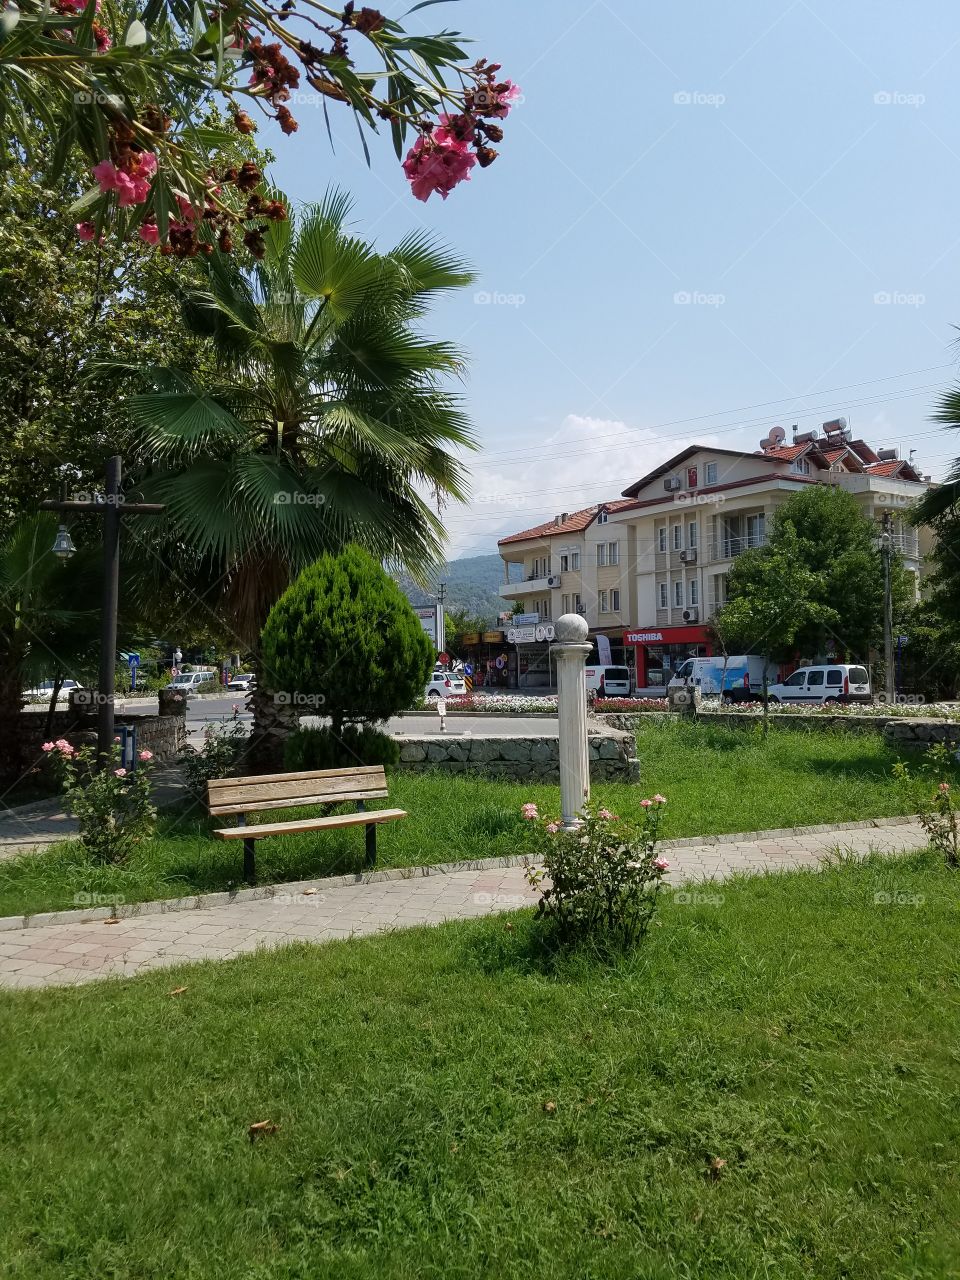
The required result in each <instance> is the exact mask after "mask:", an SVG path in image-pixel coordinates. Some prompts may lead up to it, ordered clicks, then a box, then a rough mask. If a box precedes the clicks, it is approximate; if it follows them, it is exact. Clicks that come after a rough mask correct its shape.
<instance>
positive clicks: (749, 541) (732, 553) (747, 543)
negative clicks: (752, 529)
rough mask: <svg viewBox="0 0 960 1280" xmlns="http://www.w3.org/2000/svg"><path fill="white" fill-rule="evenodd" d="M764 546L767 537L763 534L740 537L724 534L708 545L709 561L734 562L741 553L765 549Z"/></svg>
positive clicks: (733, 534)
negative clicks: (755, 548)
mask: <svg viewBox="0 0 960 1280" xmlns="http://www.w3.org/2000/svg"><path fill="white" fill-rule="evenodd" d="M766 545H767V535H766V534H765V533H750V534H746V533H745V534H743V535H742V536H740V535H738V534H735V533H731V534H726V535H724V537H722V538H718V539H717V540H716V541H715V542H712V543H711V544H710V559H711V560H735V559H736V557H737V556H738V555H740V553H741V552H743V551H749V550H751V549H752V548H753V547H765V546H766Z"/></svg>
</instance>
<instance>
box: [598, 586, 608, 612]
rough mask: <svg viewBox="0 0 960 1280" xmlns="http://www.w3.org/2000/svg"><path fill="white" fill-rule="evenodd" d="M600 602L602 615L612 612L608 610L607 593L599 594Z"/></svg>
mask: <svg viewBox="0 0 960 1280" xmlns="http://www.w3.org/2000/svg"><path fill="white" fill-rule="evenodd" d="M599 600H600V612H601V613H609V612H610V610H609V609H608V608H607V593H606V591H601V592H599Z"/></svg>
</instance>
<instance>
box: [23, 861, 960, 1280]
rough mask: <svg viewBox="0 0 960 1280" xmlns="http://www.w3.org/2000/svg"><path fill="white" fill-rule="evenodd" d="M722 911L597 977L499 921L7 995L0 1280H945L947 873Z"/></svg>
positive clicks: (955, 903)
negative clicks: (260, 1127) (256, 1126)
mask: <svg viewBox="0 0 960 1280" xmlns="http://www.w3.org/2000/svg"><path fill="white" fill-rule="evenodd" d="M716 890H717V892H718V893H719V894H720V895H722V902H721V903H719V904H717V905H710V906H708V905H681V904H680V903H677V902H674V901H672V900H670V899H669V896H668V895H664V899H663V906H662V909H661V913H660V917H659V924H658V926H657V927H655V928H654V929H653V930H652V931H651V934H650V937H649V938H648V941H647V943H646V944H645V945H644V947H643V948H641V950H640V951H639V952H637V953H636V954H635V955H634V956H633V957H631V958H628V959H626V960H623V961H622V962H620V963H619V964H617V965H615V966H613V967H612V968H609V967H608V968H605V967H602V966H600V965H598V964H594V963H593V962H591V961H590V960H588V959H587V958H574V959H572V960H568V961H557V962H553V963H551V962H549V961H547V960H544V959H542V958H540V955H539V953H538V952H537V951H536V949H535V948H534V946H533V945H532V942H531V916H530V915H529V914H526V915H525V914H522V913H518V914H516V915H514V916H512V917H510V920H511V921H512V923H513V926H514V927H513V931H512V932H510V931H508V930H507V929H506V928H505V924H504V921H505V917H499V918H490V919H487V920H483V921H477V922H470V923H463V924H451V925H446V926H443V927H442V928H439V929H435V930H430V929H418V930H413V931H410V932H404V933H399V934H394V935H390V936H383V937H380V938H373V939H368V940H364V941H356V942H343V943H335V944H332V945H328V946H325V947H308V946H297V947H294V948H290V949H287V950H284V951H281V952H274V953H260V954H259V955H255V956H247V957H243V958H241V959H238V960H235V961H230V962H227V963H221V964H217V963H212V962H211V963H207V964H204V965H200V966H191V967H187V968H183V969H180V970H168V971H164V972H157V973H153V974H150V975H146V976H144V977H142V978H139V979H136V980H133V981H116V982H106V983H97V984H93V985H91V986H87V987H81V988H76V989H68V990H62V991H53V992H46V993H34V992H29V993H28V992H22V993H21V992H18V993H8V994H6V995H3V996H0V1111H2V1115H3V1124H2V1125H0V1258H2V1259H3V1267H2V1268H0V1269H2V1273H3V1275H4V1276H7V1277H11V1280H104V1278H107V1277H109V1280H225V1278H227V1277H229V1280H325V1278H326V1277H331V1280H332V1278H333V1277H336V1278H338V1280H368V1278H369V1280H373V1278H374V1277H376V1278H377V1280H401V1278H402V1280H407V1278H410V1280H412V1278H413V1277H428V1278H429V1277H435V1278H438V1280H439V1278H441V1277H442V1280H475V1278H476V1277H504V1280H527V1278H529V1280H570V1278H572V1277H575V1278H576V1280H674V1278H675V1280H697V1278H700V1277H703V1278H704V1280H707V1278H709V1280H754V1278H756V1280H760V1278H761V1277H762V1278H764V1280H767V1278H769V1280H774V1278H775V1280H809V1278H810V1277H815V1278H816V1280H841V1278H842V1280H877V1278H878V1277H885V1278H890V1280H893V1278H896V1280H907V1278H908V1277H909V1278H910V1280H928V1278H929V1280H944V1277H950V1276H957V1275H960V1238H958V1233H957V1223H958V1222H960V1157H958V1152H960V1084H958V1081H960V1072H958V1066H960V1052H958V1046H960V979H958V967H957V955H958V954H960V910H958V908H960V877H958V875H957V874H956V873H954V874H950V873H948V872H946V871H945V870H944V869H943V866H942V864H940V863H938V862H937V861H936V860H935V859H933V858H932V857H931V855H929V854H924V855H915V856H912V857H908V858H901V859H881V858H876V859H872V860H870V861H869V862H868V863H866V864H865V865H863V866H859V867H858V866H855V865H853V864H849V863H848V864H846V865H841V866H838V867H837V868H836V869H831V870H828V871H826V872H823V873H821V874H819V875H815V874H811V873H793V874H785V875H778V876H769V877H765V878H763V877H757V878H753V879H750V880H746V879H744V880H737V881H733V882H726V883H724V884H723V885H719V886H716ZM878 893H883V894H889V895H893V896H896V895H897V894H900V895H901V897H903V898H909V899H915V900H916V901H914V902H912V903H911V904H910V905H900V906H897V905H892V904H891V905H878V904H877V903H876V901H875V895H876V894H878ZM180 986H185V987H186V990H185V991H184V992H183V993H182V994H180V995H178V996H171V995H170V992H171V990H173V989H175V988H177V987H180ZM259 1121H270V1122H272V1123H274V1124H276V1125H278V1126H279V1128H278V1129H277V1131H276V1132H275V1133H274V1134H272V1135H269V1136H266V1137H263V1138H261V1139H260V1140H258V1141H256V1142H255V1143H251V1141H250V1139H249V1137H248V1126H249V1125H251V1124H252V1123H255V1122H259ZM719 1162H724V1163H722V1164H721V1163H719Z"/></svg>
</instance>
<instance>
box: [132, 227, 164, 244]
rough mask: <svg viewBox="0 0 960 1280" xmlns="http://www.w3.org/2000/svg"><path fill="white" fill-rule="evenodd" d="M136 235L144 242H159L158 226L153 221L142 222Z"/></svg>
mask: <svg viewBox="0 0 960 1280" xmlns="http://www.w3.org/2000/svg"><path fill="white" fill-rule="evenodd" d="M137 235H138V236H139V237H140V239H141V240H142V241H143V243H144V244H149V245H158V244H159V243H160V228H159V227H158V226H157V224H156V223H155V222H143V223H141V224H140V229H139V230H138V231H137Z"/></svg>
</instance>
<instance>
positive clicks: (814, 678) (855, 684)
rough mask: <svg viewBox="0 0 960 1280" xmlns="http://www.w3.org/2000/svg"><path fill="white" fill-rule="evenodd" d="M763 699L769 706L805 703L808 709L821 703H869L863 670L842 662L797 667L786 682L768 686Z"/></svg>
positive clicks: (867, 673)
mask: <svg viewBox="0 0 960 1280" xmlns="http://www.w3.org/2000/svg"><path fill="white" fill-rule="evenodd" d="M767 696H768V698H769V700H770V702H772V703H776V702H793V703H807V704H809V705H811V706H820V705H822V704H823V703H825V702H873V694H872V693H871V692H870V673H869V671H867V668H866V667H862V666H859V665H858V664H856V663H854V664H853V665H851V664H849V663H845V662H838V663H834V662H831V663H830V664H829V665H828V666H823V667H799V668H798V669H797V670H796V671H794V673H793V675H792V676H787V678H786V680H782V681H781V682H780V683H779V684H772V685H771V686H770V688H769V689H768V690H767Z"/></svg>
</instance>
